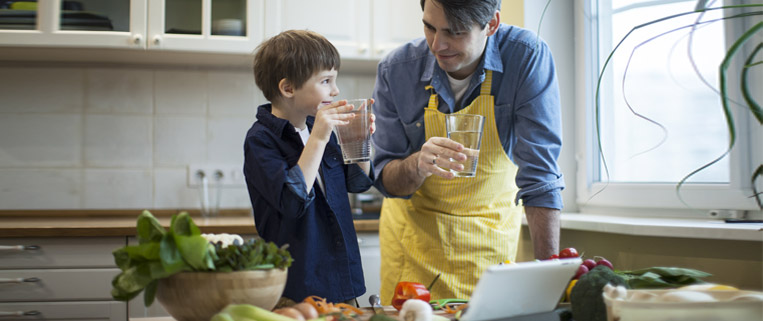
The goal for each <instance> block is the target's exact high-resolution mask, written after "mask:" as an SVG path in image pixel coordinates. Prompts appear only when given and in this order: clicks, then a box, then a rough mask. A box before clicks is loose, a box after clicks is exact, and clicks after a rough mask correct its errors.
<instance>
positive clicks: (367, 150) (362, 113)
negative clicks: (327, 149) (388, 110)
mask: <svg viewBox="0 0 763 321" xmlns="http://www.w3.org/2000/svg"><path fill="white" fill-rule="evenodd" d="M347 105H352V106H353V107H352V111H350V112H349V113H353V114H355V117H353V118H352V119H350V120H349V123H348V124H346V125H337V126H336V127H334V133H335V134H336V138H337V140H339V147H341V148H342V158H343V159H344V163H345V164H352V163H360V162H368V161H370V160H371V133H370V129H371V110H370V108H371V107H370V106H369V105H368V100H367V99H350V100H347Z"/></svg>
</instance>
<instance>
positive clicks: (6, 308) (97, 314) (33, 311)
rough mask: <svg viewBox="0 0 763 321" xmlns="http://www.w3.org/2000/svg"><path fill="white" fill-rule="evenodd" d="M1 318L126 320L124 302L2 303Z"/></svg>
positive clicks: (0, 304) (0, 308)
mask: <svg viewBox="0 0 763 321" xmlns="http://www.w3.org/2000/svg"><path fill="white" fill-rule="evenodd" d="M0 319H2V320H4V321H5V320H8V321H11V320H13V321H15V320H89V321H100V320H103V321H126V320H127V305H126V304H125V303H124V302H116V301H100V302H18V303H0Z"/></svg>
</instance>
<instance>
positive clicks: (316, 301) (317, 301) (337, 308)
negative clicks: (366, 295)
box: [302, 295, 363, 315]
mask: <svg viewBox="0 0 763 321" xmlns="http://www.w3.org/2000/svg"><path fill="white" fill-rule="evenodd" d="M302 302H305V303H308V304H310V305H312V306H313V307H314V308H315V310H316V311H318V314H319V315H324V314H329V313H334V312H341V313H342V314H344V315H349V314H350V313H352V312H355V313H356V314H358V315H362V314H363V311H362V310H360V309H358V308H356V307H354V306H351V305H349V304H346V303H337V304H333V303H331V302H327V301H326V299H325V298H321V297H319V296H317V295H311V296H308V297H306V298H305V299H304V300H302Z"/></svg>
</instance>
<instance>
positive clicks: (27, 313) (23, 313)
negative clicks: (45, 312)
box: [0, 310, 42, 317]
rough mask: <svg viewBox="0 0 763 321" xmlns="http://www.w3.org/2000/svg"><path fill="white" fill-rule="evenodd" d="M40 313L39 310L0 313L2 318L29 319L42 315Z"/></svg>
mask: <svg viewBox="0 0 763 321" xmlns="http://www.w3.org/2000/svg"><path fill="white" fill-rule="evenodd" d="M40 314H42V313H40V311H37V310H31V311H14V312H10V311H0V317H28V316H33V315H40Z"/></svg>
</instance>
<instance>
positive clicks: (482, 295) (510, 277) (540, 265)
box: [461, 258, 582, 321]
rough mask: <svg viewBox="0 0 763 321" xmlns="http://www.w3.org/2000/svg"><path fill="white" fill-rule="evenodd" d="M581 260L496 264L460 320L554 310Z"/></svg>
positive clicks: (480, 284)
mask: <svg viewBox="0 0 763 321" xmlns="http://www.w3.org/2000/svg"><path fill="white" fill-rule="evenodd" d="M581 263H582V260H581V259H580V258H570V259H558V260H547V261H533V262H520V263H515V264H502V265H493V266H490V267H488V268H487V270H485V272H484V273H483V274H482V276H481V277H480V280H479V281H478V282H477V286H476V287H475V288H474V292H473V293H472V296H471V299H470V300H469V308H468V309H467V310H466V312H464V315H462V316H461V321H484V320H497V319H505V318H510V317H514V316H521V315H527V314H535V313H542V312H548V311H552V310H554V308H556V306H557V304H558V303H559V299H560V298H561V296H562V293H563V292H564V290H565V289H566V288H567V284H568V283H569V281H570V279H572V277H573V276H574V275H575V272H576V271H577V270H578V267H579V266H580V264H581Z"/></svg>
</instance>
